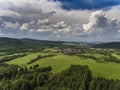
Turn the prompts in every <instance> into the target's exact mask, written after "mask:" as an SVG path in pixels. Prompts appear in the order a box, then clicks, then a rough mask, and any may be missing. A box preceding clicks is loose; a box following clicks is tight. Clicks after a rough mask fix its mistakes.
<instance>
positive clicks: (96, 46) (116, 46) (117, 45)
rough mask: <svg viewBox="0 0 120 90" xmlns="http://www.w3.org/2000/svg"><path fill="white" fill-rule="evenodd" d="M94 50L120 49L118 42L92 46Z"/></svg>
mask: <svg viewBox="0 0 120 90" xmlns="http://www.w3.org/2000/svg"><path fill="white" fill-rule="evenodd" d="M93 47H94V48H116V49H120V42H109V43H101V44H94V45H93Z"/></svg>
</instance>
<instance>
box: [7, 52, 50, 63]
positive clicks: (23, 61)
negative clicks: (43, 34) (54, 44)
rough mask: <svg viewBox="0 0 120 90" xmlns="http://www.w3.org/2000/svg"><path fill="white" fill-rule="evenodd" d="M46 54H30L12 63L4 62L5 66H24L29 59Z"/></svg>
mask: <svg viewBox="0 0 120 90" xmlns="http://www.w3.org/2000/svg"><path fill="white" fill-rule="evenodd" d="M46 54H48V53H40V52H38V53H30V54H28V55H27V56H25V57H21V58H17V59H14V60H12V61H8V62H6V63H7V64H16V65H26V64H27V63H28V62H29V61H30V60H31V59H34V58H36V57H37V56H38V55H46Z"/></svg>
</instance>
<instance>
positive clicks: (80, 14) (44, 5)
mask: <svg viewBox="0 0 120 90" xmlns="http://www.w3.org/2000/svg"><path fill="white" fill-rule="evenodd" d="M0 37H12V38H34V39H40V40H56V41H57V40H58V41H84V42H87V41H92V42H93V41H120V0H0Z"/></svg>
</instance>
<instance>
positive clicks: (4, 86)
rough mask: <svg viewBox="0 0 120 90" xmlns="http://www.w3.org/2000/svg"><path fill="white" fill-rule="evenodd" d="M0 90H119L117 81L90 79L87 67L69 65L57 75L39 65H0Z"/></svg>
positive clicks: (48, 68) (119, 86) (100, 78)
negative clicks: (2, 69)
mask: <svg viewBox="0 0 120 90" xmlns="http://www.w3.org/2000/svg"><path fill="white" fill-rule="evenodd" d="M3 67H4V70H5V71H0V80H1V83H0V90H28V89H29V90H119V89H120V81H119V80H108V79H105V78H102V77H96V78H94V77H92V75H91V72H90V70H89V68H88V67H87V66H80V65H71V66H70V68H69V69H66V70H64V71H62V72H61V73H58V74H52V73H51V70H52V68H51V67H50V66H49V67H44V68H39V65H34V66H31V67H30V69H28V68H27V67H26V66H17V65H8V64H3V63H2V64H1V65H0V68H3Z"/></svg>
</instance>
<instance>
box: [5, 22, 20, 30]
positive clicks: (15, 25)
mask: <svg viewBox="0 0 120 90" xmlns="http://www.w3.org/2000/svg"><path fill="white" fill-rule="evenodd" d="M3 25H4V28H6V29H18V28H19V27H20V24H19V23H18V22H15V23H12V22H4V24H3Z"/></svg>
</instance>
